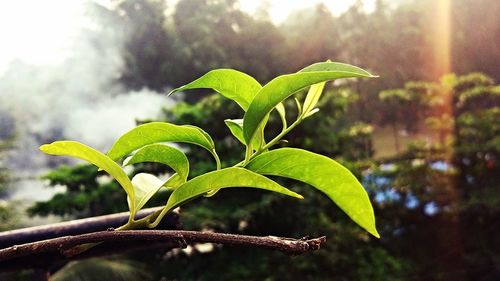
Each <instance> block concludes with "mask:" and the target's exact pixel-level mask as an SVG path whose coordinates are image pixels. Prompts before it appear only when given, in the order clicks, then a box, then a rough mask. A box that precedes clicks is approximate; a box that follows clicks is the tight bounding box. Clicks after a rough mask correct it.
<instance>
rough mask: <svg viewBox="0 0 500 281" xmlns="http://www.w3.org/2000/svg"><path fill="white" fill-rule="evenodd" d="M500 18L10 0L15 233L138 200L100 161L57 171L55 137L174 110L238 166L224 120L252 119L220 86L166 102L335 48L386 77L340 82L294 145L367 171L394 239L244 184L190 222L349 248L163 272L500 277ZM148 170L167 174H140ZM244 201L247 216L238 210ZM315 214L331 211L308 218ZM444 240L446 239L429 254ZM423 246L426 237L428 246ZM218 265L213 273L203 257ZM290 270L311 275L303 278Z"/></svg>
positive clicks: (433, 9) (359, 6) (442, 4)
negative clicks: (234, 72) (326, 240)
mask: <svg viewBox="0 0 500 281" xmlns="http://www.w3.org/2000/svg"><path fill="white" fill-rule="evenodd" d="M499 14H500V3H499V2H498V1H496V0H476V1H472V0H442V1H441V0H440V1H430V0H424V1H416V0H398V1H384V0H373V1H371V0H365V1H356V0H352V1H334V0H330V1H320V0H318V1H299V0H294V1H281V0H277V1H268V0H262V1H250V0H239V1H237V0H173V1H169V0H166V1H162V0H122V1H104V0H100V1H84V0H81V1H80V0H75V1H63V0H60V1H57V0H54V1H35V0H33V1H28V0H20V1H2V2H0V36H1V38H2V40H1V42H2V43H1V44H0V211H1V212H0V215H1V216H0V218H3V219H2V220H3V221H2V224H3V227H2V229H9V228H18V227H21V226H27V225H34V224H40V223H46V222H47V220H48V221H57V220H61V219H71V218H78V217H84V216H90V215H99V214H103V213H109V212H113V211H119V210H121V209H122V208H123V207H124V205H123V204H122V203H116V202H119V201H116V202H115V201H114V199H113V200H111V199H110V200H108V201H106V200H105V198H110V197H106V196H110V194H121V193H120V191H119V188H118V189H117V188H116V186H114V185H113V184H114V183H107V182H106V183H104V184H103V183H102V182H103V181H102V175H101V174H98V173H97V171H94V170H92V168H88V167H86V166H78V167H79V168H76V169H75V170H72V169H70V168H68V167H66V166H64V167H63V168H61V169H59V170H56V171H55V172H54V173H52V174H50V176H45V177H44V179H41V177H42V176H43V175H46V174H47V173H48V172H49V171H53V169H55V168H57V167H60V165H61V164H74V163H75V162H74V161H73V160H70V159H66V158H59V157H50V156H47V155H44V154H42V153H40V152H39V151H38V147H39V146H40V145H41V144H44V143H48V142H51V141H54V140H59V139H72V140H78V141H80V142H83V143H85V144H88V145H90V146H93V147H96V148H98V149H100V150H101V151H106V150H107V149H109V147H110V146H111V144H112V143H113V141H114V140H116V139H117V138H118V137H119V136H120V135H121V134H123V133H124V132H126V131H127V130H129V129H131V128H133V127H134V126H135V125H136V124H137V122H145V121H148V120H167V121H170V122H174V123H177V124H184V123H193V124H195V125H199V126H201V127H203V128H204V129H206V130H207V131H208V132H209V133H210V134H212V135H213V137H214V139H215V140H216V143H217V145H218V147H219V148H218V149H219V150H220V151H221V154H222V155H223V156H225V157H223V160H224V161H225V163H224V164H226V165H229V164H231V163H232V161H237V159H238V157H239V156H240V155H239V153H240V152H239V147H238V146H237V143H233V142H232V140H231V141H230V140H227V138H226V137H225V134H227V131H226V129H225V127H224V125H223V122H222V120H223V119H224V118H238V117H240V116H241V114H242V113H241V112H239V111H238V109H236V108H235V107H232V105H229V104H228V102H227V101H226V100H224V99H220V98H217V97H214V96H211V95H210V94H211V93H209V92H203V91H202V92H200V93H186V94H177V95H174V96H173V97H167V96H166V93H167V92H168V91H169V89H172V88H173V87H178V86H180V85H183V84H185V83H187V82H189V81H191V80H193V79H196V78H197V77H199V76H201V75H203V74H204V73H206V72H207V71H209V70H211V69H214V68H222V67H224V68H226V67H227V68H235V69H238V70H241V71H244V72H246V73H248V74H250V75H252V76H254V77H256V78H257V79H258V80H259V81H260V82H261V83H265V82H268V81H269V80H270V79H272V78H273V77H275V76H277V75H279V74H284V73H290V72H295V71H297V70H299V69H301V68H303V67H305V66H307V65H308V64H311V63H314V62H318V61H325V60H327V59H331V60H334V61H341V62H346V63H351V64H355V65H358V66H360V67H363V68H365V69H367V70H369V71H370V72H371V73H374V74H377V75H379V76H380V78H378V79H374V80H370V81H361V80H352V81H349V82H344V83H340V84H339V83H337V84H336V86H338V87H336V88H334V87H330V88H328V94H327V95H325V101H324V102H323V104H322V106H323V108H322V109H321V112H320V113H319V114H318V116H316V117H315V118H318V119H314V121H311V122H313V123H309V124H304V128H303V129H298V130H297V132H296V133H294V134H291V135H290V136H289V138H290V145H291V146H296V147H303V148H306V149H310V150H312V151H315V152H319V153H322V154H325V155H327V156H329V157H333V158H335V159H338V160H339V161H342V162H343V163H344V164H346V165H347V166H348V167H350V168H351V169H353V171H355V173H356V175H357V176H358V177H359V178H360V179H361V180H362V182H363V183H364V185H365V187H366V188H367V190H368V191H369V194H370V196H371V198H372V199H373V202H374V204H375V209H376V214H377V218H378V225H379V228H381V229H382V233H383V235H382V236H383V238H382V239H381V240H380V241H375V240H372V239H371V238H369V237H366V236H364V235H363V234H361V233H359V231H358V229H356V228H355V226H354V225H350V224H349V223H348V221H347V220H345V218H344V217H343V216H342V214H341V213H340V212H339V211H338V210H337V209H335V208H333V207H331V206H329V205H328V204H330V203H328V202H325V198H322V197H319V198H320V199H321V198H322V199H323V201H321V200H320V199H318V198H316V197H314V196H315V195H311V196H312V197H311V198H312V199H311V201H307V202H306V203H304V204H305V205H304V206H305V207H303V208H299V207H297V206H295V205H294V206H295V207H294V208H297V209H294V208H292V207H290V206H289V205H287V204H288V203H283V202H282V201H274V200H278V199H269V198H268V197H266V196H263V197H260V195H259V196H257V195H255V194H254V193H251V196H249V197H248V198H247V199H248V200H250V199H252V200H254V202H256V203H250V202H246V201H245V202H244V203H242V202H233V201H231V200H233V199H234V198H236V197H237V196H240V197H241V196H242V195H241V194H240V195H234V197H231V195H220V198H219V199H214V202H218V203H219V205H216V206H212V205H210V204H211V203H208V202H207V200H203V201H202V202H203V203H200V205H199V206H198V207H195V206H193V207H191V209H188V210H186V213H185V214H184V218H185V228H192V229H196V228H209V229H214V230H218V231H230V232H242V233H250V234H263V235H267V234H273V235H278V234H281V235H284V236H298V235H302V234H303V235H306V234H311V235H312V234H315V233H317V234H320V235H323V234H328V235H329V237H330V236H332V237H335V238H333V239H332V241H333V242H331V243H332V244H330V245H333V246H329V247H330V248H328V249H326V250H325V252H322V253H318V254H316V255H315V256H312V257H311V256H308V257H304V258H303V259H300V260H296V262H295V263H294V262H293V261H291V262H290V261H288V260H284V259H283V257H278V256H275V255H273V254H270V255H268V256H265V257H263V258H262V260H260V262H259V260H258V259H256V258H252V257H254V256H255V255H256V256H260V255H264V254H267V252H266V253H264V252H255V253H254V252H243V253H241V259H240V260H238V259H234V255H240V254H235V252H231V251H230V250H226V249H222V250H220V251H210V253H212V256H210V254H206V256H203V255H202V254H200V255H198V256H196V255H194V256H190V255H187V256H186V257H184V256H182V254H180V255H181V256H182V257H179V256H175V255H174V257H170V258H171V259H169V258H168V257H167V256H164V257H162V258H160V260H161V262H164V263H168V264H170V265H171V266H173V265H181V266H186V265H187V264H191V266H190V268H191V269H190V270H186V271H185V272H184V273H183V274H182V275H181V274H180V273H179V274H175V273H172V271H169V269H172V267H169V266H165V270H164V271H163V272H162V271H161V270H157V271H158V272H157V271H154V272H155V273H154V278H156V279H159V278H160V277H161V276H164V277H165V276H167V277H166V278H168V280H177V279H175V278H180V279H179V280H214V279H210V278H215V277H214V276H217V277H218V278H222V279H219V280H290V279H289V278H297V280H298V279H302V280H450V279H456V280H495V278H500V277H499V275H500V273H499V272H500V257H499V256H498V252H500V244H499V243H500V242H499V240H498V238H496V236H497V235H496V231H497V230H499V225H498V221H500V217H499V216H498V214H499V208H498V207H499V202H500V200H498V198H499V196H498V191H500V190H499V182H498V175H499V174H500V169H499V162H498V161H499V160H498V157H499V147H500V145H499V142H498V133H499V122H498V120H499V119H498V118H500V114H499V106H500V104H499V100H498V99H499V96H500V94H499V93H500V90H499V86H498V81H499V80H500V63H499V62H500V22H499V21H498V15H499ZM452 73H454V76H453V75H452ZM479 73H481V74H479ZM411 81H417V82H411ZM394 89H395V90H394ZM290 108H291V110H293V106H292V104H291V103H290ZM271 121H272V120H271ZM270 126H271V130H276V129H277V128H276V126H275V125H273V124H271V125H270ZM190 153H191V155H190V157H192V158H193V159H194V162H196V161H197V162H198V164H197V165H195V167H194V168H193V174H197V173H201V172H204V171H206V170H209V169H210V168H211V166H210V165H211V163H209V162H208V161H207V156H206V155H204V154H203V153H200V152H199V151H197V150H196V149H193V150H190ZM140 169H146V170H148V169H149V170H151V171H152V172H164V171H162V170H161V169H160V168H158V167H140V168H139V169H137V170H136V171H134V172H138V171H139V170H140ZM82 174H83V175H85V177H86V178H85V179H86V180H85V181H84V180H81V178H79V176H80V175H82ZM97 179H101V180H97ZM82 182H84V183H82ZM89 182H90V184H89ZM298 188H301V187H300V186H299V187H298ZM235 194H237V193H235ZM54 195H55V196H54ZM122 195H123V194H122ZM113 196H114V195H113ZM224 196H226V197H224ZM243 196H247V195H245V194H243ZM216 197H217V196H216ZM306 197H307V196H306ZM69 198H73V200H70V199H69ZM75 198H77V199H75ZM113 198H114V197H113ZM118 199H120V200H121V199H123V198H122V196H121V195H119V196H118V197H117V200H118ZM316 199H317V200H316ZM217 200H219V201H217ZM234 200H237V199H234ZM200 201H201V200H200ZM36 202H38V204H35V203H36ZM44 202H45V203H44ZM155 202H156V203H157V204H161V203H162V201H161V200H159V201H155ZM276 202H278V203H276ZM224 204H225V205H224ZM232 204H233V205H232ZM218 206H221V207H220V209H218ZM235 206H236V207H237V209H240V206H243V207H242V208H241V209H245V210H244V211H243V210H242V211H239V212H236V213H235V214H233V215H229V213H232V212H233V211H234V208H236V207H235ZM283 206H286V207H283ZM290 208H291V209H290ZM27 210H29V211H27ZM228 210H231V211H228ZM311 210H314V212H313V211H311ZM2 212H3V213H2ZM287 212H288V213H287ZM291 212H296V213H297V216H298V217H297V218H294V217H293V216H291V215H290V219H289V221H288V225H285V224H283V225H281V224H277V223H276V221H277V220H281V217H280V214H281V215H282V216H288V215H289V214H290V213H291ZM309 212H311V213H309ZM303 217H315V219H314V220H312V221H310V222H309V223H307V221H306V222H304V221H303ZM292 218H293V219H292ZM316 219H317V221H316ZM344 220H345V222H344ZM241 223H243V225H247V224H248V225H250V226H249V227H248V228H246V227H243V228H241V227H239V225H240V224H241ZM271 225H275V226H274V227H271ZM304 225H305V226H304ZM384 234H385V235H384ZM491 236H494V237H491ZM350 239H351V240H355V241H356V242H349V241H351V240H350ZM484 240H487V241H484ZM336 244H341V245H345V246H336ZM433 244H434V245H438V246H437V247H435V249H431V246H432V245H433ZM420 245H427V247H425V246H422V247H421V249H420V250H419V251H413V248H412V247H420ZM450 249H454V250H450ZM231 254H233V257H232V256H231ZM323 255H324V256H323ZM432 256H433V257H435V258H434V259H433V262H429V261H427V259H428V258H429V257H432ZM127 258H129V257H127ZM148 258H151V259H153V260H154V259H155V258H158V257H157V256H156V257H151V256H148ZM202 258H204V259H202ZM207 260H209V261H210V262H209V263H213V264H212V266H211V267H210V268H206V267H204V266H202V265H201V264H203V263H204V262H207ZM214 260H218V261H219V262H218V263H215V262H211V261H214ZM319 260H325V262H324V264H318V263H315V262H317V261H319ZM229 261H232V262H234V263H231V264H229V265H228V266H231V270H228V272H227V274H226V275H224V276H219V275H218V273H217V269H218V268H219V266H222V265H224V263H228V262H229ZM237 261H239V262H242V263H249V264H250V263H251V264H252V265H248V268H247V269H245V268H240V267H238V266H236V265H235V264H236V262H237ZM313 261H314V262H313ZM157 262H159V261H157ZM265 263H267V264H268V265H269V266H268V267H266V266H262V264H265ZM273 263H279V264H281V265H280V266H277V265H276V266H273ZM200 266H202V267H200ZM290 267H295V268H297V269H296V272H287V270H286V269H287V268H290ZM193 268H194V269H193ZM196 268H199V270H195V269H196ZM332 268H336V269H332ZM204 270H206V272H204V274H206V276H205V277H203V276H204V275H203V274H202V273H201V272H203V271H204ZM146 271H148V270H146ZM149 271H150V272H151V271H152V270H149ZM211 274H212V275H211ZM286 274H290V275H286ZM210 276H212V277H210ZM284 276H288V277H289V278H288V279H285V277H284ZM328 276H330V277H331V278H332V279H330V277H328ZM151 278H153V277H151ZM224 278H225V279H224ZM325 278H326V279H325ZM481 278H484V279H481ZM156 279H155V280H156ZM162 280H163V279H162Z"/></svg>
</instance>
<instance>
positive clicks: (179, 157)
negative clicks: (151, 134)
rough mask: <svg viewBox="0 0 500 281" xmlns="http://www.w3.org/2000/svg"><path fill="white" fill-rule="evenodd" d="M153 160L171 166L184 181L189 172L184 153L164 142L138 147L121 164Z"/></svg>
mask: <svg viewBox="0 0 500 281" xmlns="http://www.w3.org/2000/svg"><path fill="white" fill-rule="evenodd" d="M142 162H155V163H161V164H165V165H167V166H169V167H171V168H172V169H173V170H174V171H175V172H176V173H177V174H178V175H179V177H180V179H181V180H183V181H184V182H186V180H187V177H188V174H189V161H188V159H187V157H186V155H185V154H184V153H183V152H182V151H180V150H179V149H177V148H175V147H171V146H168V145H164V144H151V145H147V146H145V147H143V148H141V149H139V150H138V151H137V152H136V153H135V154H134V155H133V156H132V157H130V158H128V159H127V160H126V161H125V163H124V164H123V166H127V165H132V164H137V163H142Z"/></svg>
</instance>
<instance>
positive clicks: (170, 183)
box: [163, 173, 186, 189]
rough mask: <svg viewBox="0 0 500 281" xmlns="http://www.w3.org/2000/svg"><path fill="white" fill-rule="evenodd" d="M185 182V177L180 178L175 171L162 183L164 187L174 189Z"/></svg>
mask: <svg viewBox="0 0 500 281" xmlns="http://www.w3.org/2000/svg"><path fill="white" fill-rule="evenodd" d="M185 182H186V180H185V179H183V178H181V176H179V175H178V174H177V173H175V174H173V175H172V176H170V178H169V179H168V180H167V181H166V182H165V183H164V184H163V186H164V187H166V188H171V189H175V188H177V187H179V186H181V185H182V184H184V183H185Z"/></svg>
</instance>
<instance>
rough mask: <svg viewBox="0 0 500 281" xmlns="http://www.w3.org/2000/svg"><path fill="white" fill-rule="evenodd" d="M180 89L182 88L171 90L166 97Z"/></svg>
mask: <svg viewBox="0 0 500 281" xmlns="http://www.w3.org/2000/svg"><path fill="white" fill-rule="evenodd" d="M181 88H182V87H180V88H175V89H173V90H172V91H170V92H168V94H167V97H170V96H171V95H172V94H175V93H177V92H178V91H180V89H181Z"/></svg>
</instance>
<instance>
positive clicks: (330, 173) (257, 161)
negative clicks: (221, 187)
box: [246, 148, 380, 237]
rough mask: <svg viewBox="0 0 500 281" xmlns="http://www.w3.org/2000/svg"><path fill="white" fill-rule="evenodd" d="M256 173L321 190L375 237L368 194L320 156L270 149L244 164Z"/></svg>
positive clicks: (289, 150)
mask: <svg viewBox="0 0 500 281" xmlns="http://www.w3.org/2000/svg"><path fill="white" fill-rule="evenodd" d="M246 168H247V169H249V170H252V171H254V172H256V173H259V174H264V175H273V176H282V177H287V178H291V179H295V180H299V181H302V182H305V183H308V184H310V185H312V186H314V187H315V188H317V189H319V190H320V191H322V192H323V193H325V194H326V195H327V196H328V197H330V199H331V200H332V201H333V202H335V203H336V204H337V206H339V207H340V208H341V209H342V210H343V211H344V212H345V213H346V214H347V215H348V216H349V217H350V218H351V219H352V220H353V221H354V222H356V223H357V224H358V225H360V226H361V227H362V228H364V229H365V230H367V231H368V232H369V233H371V234H372V235H373V236H375V237H380V236H379V234H378V232H377V229H376V226H375V215H374V213H373V207H372V205H371V203H370V199H369V198H368V194H367V193H366V191H365V189H364V188H363V186H361V184H360V183H359V181H358V180H357V179H356V177H355V176H354V175H353V174H352V173H351V172H350V171H349V170H348V169H346V168H345V167H344V166H342V165H340V164H339V163H337V162H336V161H334V160H332V159H330V158H328V157H325V156H323V155H319V154H315V153H312V152H309V151H306V150H302V149H296V148H281V149H276V150H271V151H269V152H266V153H263V154H261V155H259V156H257V157H255V158H254V159H253V160H252V161H250V163H249V164H248V165H247V166H246Z"/></svg>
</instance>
